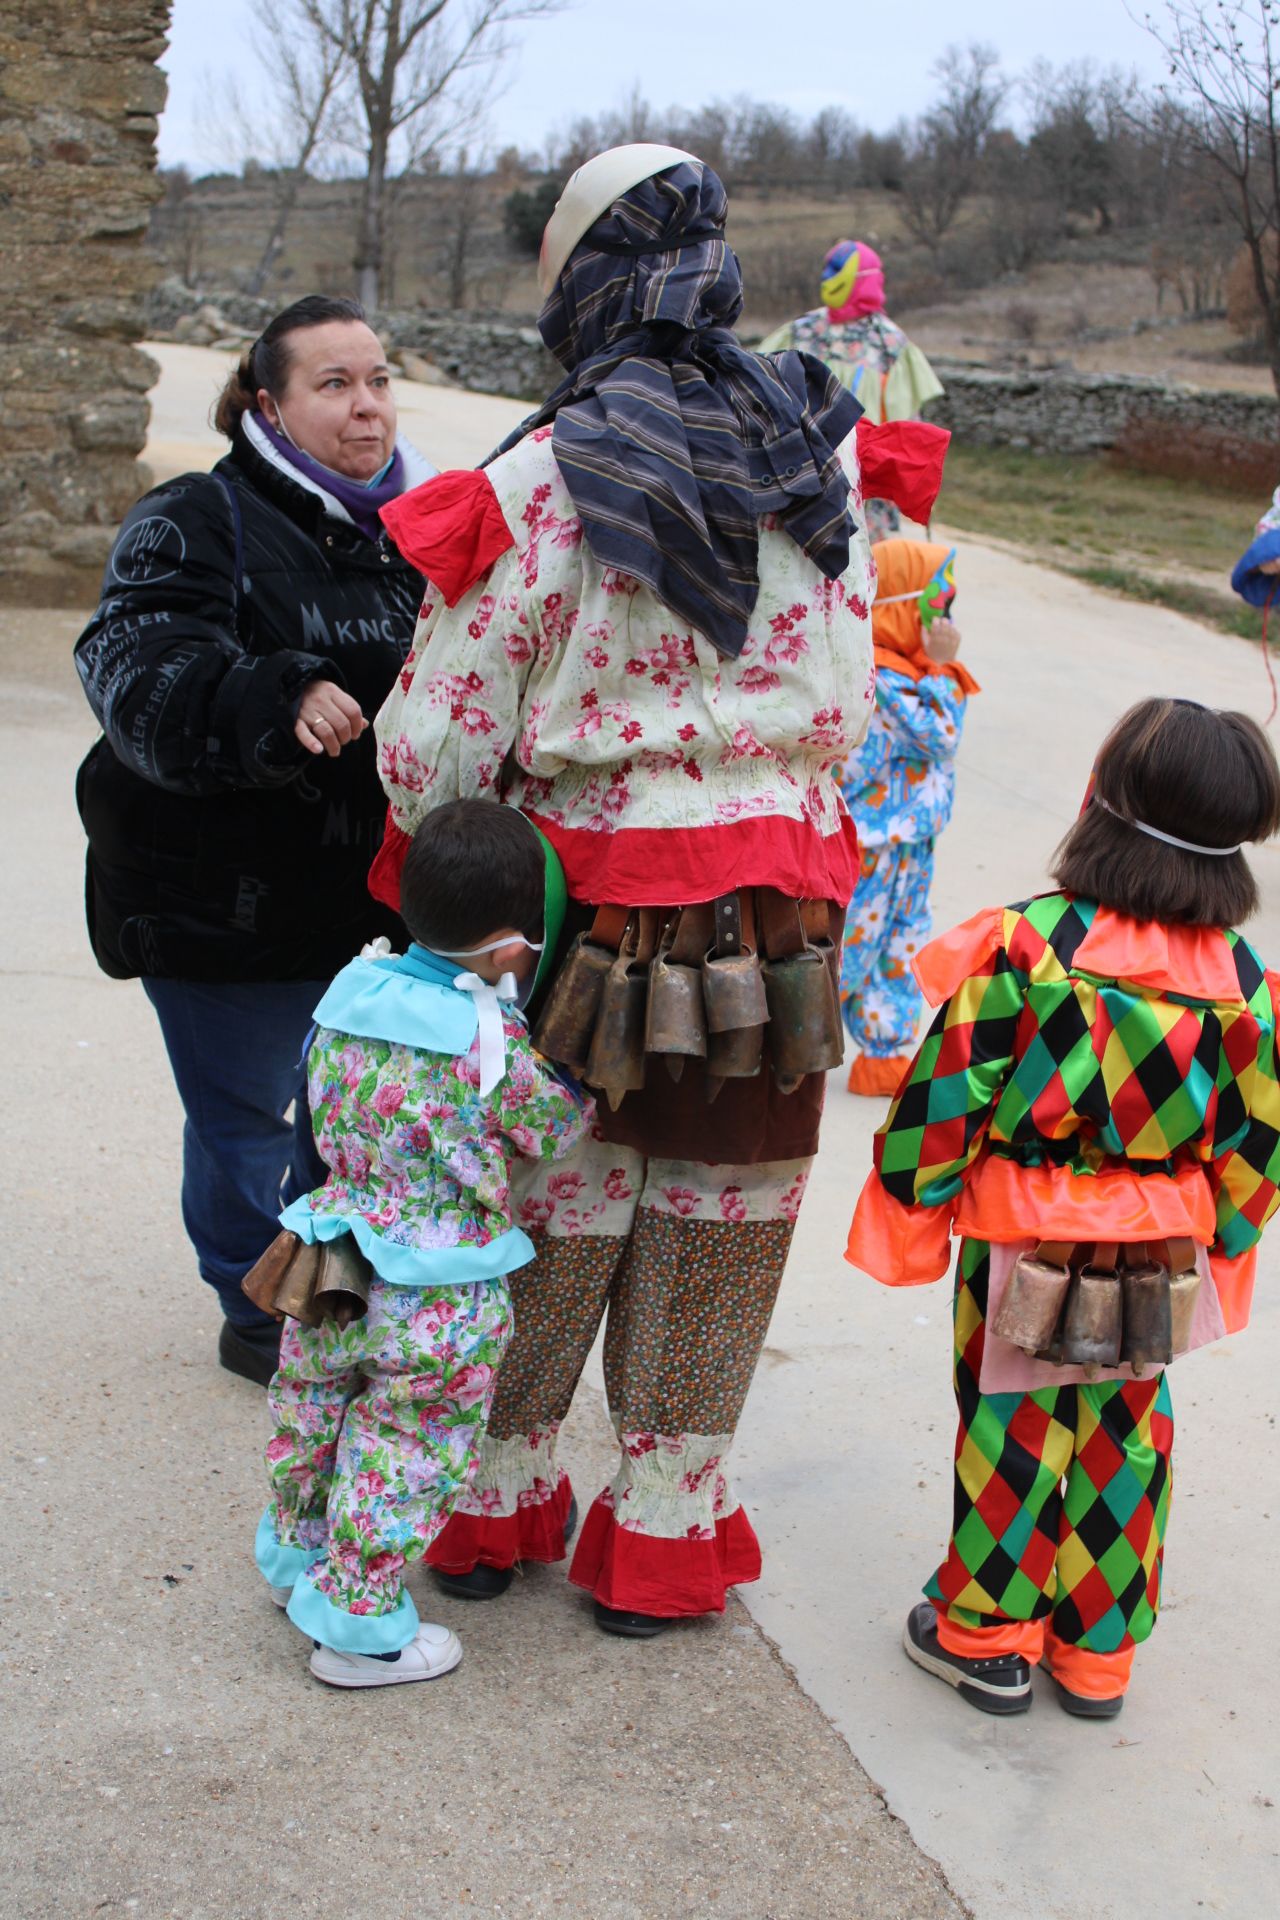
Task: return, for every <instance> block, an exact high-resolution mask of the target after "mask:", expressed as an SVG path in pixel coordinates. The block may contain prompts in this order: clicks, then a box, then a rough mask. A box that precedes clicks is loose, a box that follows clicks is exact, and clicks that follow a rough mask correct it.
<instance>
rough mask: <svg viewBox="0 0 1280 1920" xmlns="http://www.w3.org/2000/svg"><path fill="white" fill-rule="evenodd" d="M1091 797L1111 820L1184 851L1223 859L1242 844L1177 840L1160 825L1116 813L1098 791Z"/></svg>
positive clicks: (1235, 851) (1174, 835) (1238, 849)
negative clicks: (1217, 844) (1209, 844)
mask: <svg viewBox="0 0 1280 1920" xmlns="http://www.w3.org/2000/svg"><path fill="white" fill-rule="evenodd" d="M1093 797H1094V799H1095V800H1096V801H1097V803H1098V805H1099V806H1100V807H1101V808H1102V811H1103V812H1104V813H1109V814H1110V815H1111V818H1112V819H1113V820H1119V821H1122V822H1123V824H1124V825H1125V826H1126V827H1132V828H1134V830H1135V832H1137V833H1145V834H1147V835H1149V837H1150V838H1151V839H1152V840H1163V841H1164V843H1165V845H1166V846H1167V847H1181V849H1182V851H1183V852H1184V853H1211V854H1212V855H1213V857H1214V859H1215V860H1225V859H1226V858H1227V856H1228V855H1229V854H1232V853H1239V852H1240V851H1241V848H1242V846H1243V842H1241V843H1239V844H1238V845H1236V846H1234V847H1202V846H1201V845H1200V843H1199V842H1198V841H1197V840H1179V838H1178V836H1177V834H1176V833H1165V832H1164V830H1163V829H1162V828H1161V827H1149V826H1148V825H1147V823H1146V821H1145V820H1131V819H1130V818H1129V816H1128V814H1127V813H1117V812H1116V809H1115V808H1114V807H1109V806H1108V805H1107V803H1106V801H1105V800H1104V799H1103V798H1102V795H1101V794H1100V793H1095V794H1094V796H1093Z"/></svg>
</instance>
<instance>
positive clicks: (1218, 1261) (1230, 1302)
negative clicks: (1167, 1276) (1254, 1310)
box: [1209, 1241, 1258, 1333]
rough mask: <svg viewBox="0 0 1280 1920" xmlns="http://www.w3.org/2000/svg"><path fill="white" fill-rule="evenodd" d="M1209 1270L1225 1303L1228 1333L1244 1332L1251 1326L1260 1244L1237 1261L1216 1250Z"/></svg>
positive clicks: (1239, 1256) (1210, 1254)
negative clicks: (1250, 1319) (1251, 1309)
mask: <svg viewBox="0 0 1280 1920" xmlns="http://www.w3.org/2000/svg"><path fill="white" fill-rule="evenodd" d="M1209 1271H1210V1273H1211V1274H1212V1275H1213V1284H1214V1286H1215V1287H1216V1288H1217V1289H1218V1299H1219V1300H1220V1302H1221V1303H1222V1320H1223V1325H1224V1326H1225V1327H1226V1329H1227V1332H1228V1333H1242V1332H1243V1331H1244V1329H1245V1328H1246V1327H1247V1326H1248V1324H1249V1309H1250V1307H1251V1306H1252V1305H1253V1283H1254V1280H1255V1278H1256V1277H1257V1272H1258V1245H1257V1242H1256V1241H1255V1242H1254V1244H1253V1245H1252V1246H1251V1247H1247V1248H1246V1249H1245V1251H1244V1252H1243V1253H1238V1254H1237V1255H1236V1256H1235V1258H1234V1260H1231V1259H1228V1258H1227V1255H1226V1254H1225V1253H1219V1252H1217V1251H1216V1249H1215V1248H1213V1247H1210V1249H1209Z"/></svg>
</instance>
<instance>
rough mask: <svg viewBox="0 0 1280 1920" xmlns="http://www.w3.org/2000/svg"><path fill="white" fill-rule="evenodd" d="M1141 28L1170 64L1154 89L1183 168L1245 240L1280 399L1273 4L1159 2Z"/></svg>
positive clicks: (1279, 183)
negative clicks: (1159, 94) (1160, 10)
mask: <svg viewBox="0 0 1280 1920" xmlns="http://www.w3.org/2000/svg"><path fill="white" fill-rule="evenodd" d="M1144 24H1145V25H1146V28H1147V31H1148V32H1149V33H1150V34H1151V35H1152V36H1153V38H1154V39H1155V41H1156V43H1157V44H1158V46H1159V47H1160V48H1161V50H1162V52H1163V53H1164V55H1165V58H1166V59H1167V61H1168V65H1169V77H1168V80H1167V82H1166V84H1165V85H1164V87H1163V88H1162V89H1161V91H1162V94H1163V97H1164V107H1165V110H1166V112H1167V114H1168V115H1169V116H1170V117H1171V121H1172V125H1173V127H1174V129H1175V130H1176V133H1177V135H1178V139H1179V146H1180V148H1181V153H1182V157H1183V163H1184V165H1187V166H1190V167H1191V168H1193V169H1194V170H1195V171H1197V172H1198V173H1200V174H1201V175H1202V177H1203V179H1204V180H1205V181H1206V182H1207V183H1208V184H1209V185H1210V186H1211V189H1212V191H1213V192H1214V194H1215V196H1216V198H1217V200H1218V203H1219V205H1220V206H1221V208H1222V209H1223V211H1224V213H1225V214H1226V216H1227V218H1228V219H1229V220H1230V222H1231V224H1232V225H1233V227H1234V229H1235V231H1236V232H1237V233H1238V235H1239V237H1240V240H1241V241H1242V242H1243V244H1244V248H1245V252H1246V254H1247V256H1248V259H1249V265H1250V271H1251V273H1252V276H1253V284H1254V288H1255V291H1256V294H1257V300H1258V311H1259V316H1260V319H1261V323H1262V335H1263V341H1264V344H1265V347H1266V353H1267V359H1268V362H1269V364H1270V367H1271V377H1272V380H1273V382H1274V384H1275V388H1276V392H1277V394H1280V251H1278V250H1277V245H1276V236H1277V234H1280V123H1278V119H1277V104H1276V95H1277V89H1280V8H1277V6H1276V5H1274V4H1272V0H1213V4H1212V5H1209V4H1203V3H1201V4H1184V3H1183V0H1166V4H1165V7H1164V10H1163V13H1162V14H1160V15H1156V16H1152V15H1150V14H1148V15H1147V16H1146V19H1145V22H1144Z"/></svg>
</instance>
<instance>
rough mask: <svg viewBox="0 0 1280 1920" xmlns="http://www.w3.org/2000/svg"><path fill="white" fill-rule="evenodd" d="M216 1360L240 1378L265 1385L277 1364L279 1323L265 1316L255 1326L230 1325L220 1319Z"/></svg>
mask: <svg viewBox="0 0 1280 1920" xmlns="http://www.w3.org/2000/svg"><path fill="white" fill-rule="evenodd" d="M218 1362H219V1365H220V1366H224V1367H225V1368H226V1370H227V1372H228V1373H238V1374H239V1375H240V1377H241V1379H242V1380H252V1381H253V1383H254V1385H255V1386H257V1387H269V1386H270V1385H271V1381H272V1377H273V1376H274V1374H275V1370H276V1368H277V1367H278V1366H279V1365H280V1323H279V1322H278V1321H276V1320H268V1321H266V1322H265V1324H264V1325H262V1326H258V1327H233V1326H232V1324H231V1322H230V1321H229V1320H224V1321H223V1323H222V1331H221V1333H220V1334H219V1335H218Z"/></svg>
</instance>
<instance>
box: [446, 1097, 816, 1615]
mask: <svg viewBox="0 0 1280 1920" xmlns="http://www.w3.org/2000/svg"><path fill="white" fill-rule="evenodd" d="M712 1124H713V1122H709V1126H710V1125H712ZM810 1165H811V1162H810V1161H809V1160H792V1161H775V1162H771V1163H764V1164H760V1165H756V1166H743V1167H735V1166H723V1165H722V1166H710V1165H703V1164H699V1163H694V1162H689V1161H677V1160H659V1159H655V1158H646V1157H645V1156H643V1155H641V1154H639V1153H637V1152H635V1151H634V1150H633V1149H631V1148H628V1147H619V1146H611V1145H608V1144H606V1143H605V1142H603V1141H600V1140H597V1139H592V1140H589V1141H587V1142H584V1144H583V1146H582V1147H580V1148H579V1149H578V1151H577V1153H576V1154H574V1155H573V1156H572V1157H571V1158H570V1159H569V1160H567V1161H564V1162H561V1163H560V1164H559V1165H558V1166H551V1165H540V1164H534V1165H532V1166H526V1167H522V1168H521V1169H520V1171H519V1174H518V1175H517V1178H518V1179H519V1180H520V1181H521V1182H522V1184H521V1186H520V1189H519V1198H518V1203H517V1207H516V1218H517V1220H518V1221H519V1223H520V1224H521V1225H522V1226H523V1227H524V1228H525V1229H526V1231H528V1232H530V1233H531V1234H532V1236H533V1239H534V1241H535V1244H536V1246H537V1249H538V1252H537V1258H536V1260H535V1261H533V1262H532V1263H531V1264H530V1265H529V1266H527V1267H525V1268H523V1269H521V1271H519V1272H518V1273H514V1274H512V1275H511V1276H510V1284H511V1289H512V1297H513V1300H514V1303H515V1316H516V1334H515V1339H514V1340H513V1342H512V1344H511V1349H510V1351H509V1353H508V1354H507V1357H506V1360H505V1362H504V1364H503V1367H502V1370H501V1373H500V1375H499V1379H498V1387H497V1393H496V1395H495V1397H494V1403H493V1410H492V1413H491V1416H490V1420H489V1428H488V1433H487V1435H486V1438H485V1441H484V1444H483V1447H482V1449H481V1457H480V1466H479V1469H478V1471H477V1474H476V1477H475V1480H474V1481H473V1482H472V1484H471V1486H470V1487H469V1488H468V1490H467V1491H466V1492H465V1493H464V1494H463V1495H462V1496H461V1497H460V1499H459V1501H458V1504H457V1507H456V1509H455V1512H454V1516H453V1518H452V1520H451V1521H450V1522H449V1525H448V1526H447V1527H446V1528H445V1530H444V1532H443V1533H442V1534H441V1535H440V1537H439V1539H438V1540H436V1541H435V1543H434V1544H433V1546H432V1547H431V1548H430V1550H429V1552H428V1555H427V1558H428V1561H429V1562H430V1564H431V1565H432V1566H437V1567H441V1568H444V1569H447V1570H449V1571H452V1572H459V1573H460V1572H466V1571H469V1570H470V1569H471V1568H472V1567H473V1566H475V1565H476V1564H477V1563H478V1562H479V1563H483V1564H484V1565H487V1566H493V1567H508V1566H511V1565H513V1564H514V1563H515V1562H516V1561H517V1560H534V1561H550V1560H559V1559H562V1558H563V1557H564V1553H565V1541H564V1523H565V1518H566V1515H567V1513H568V1509H569V1502H570V1498H571V1489H570V1485H569V1480H568V1476H567V1475H566V1474H565V1473H563V1472H562V1471H561V1470H560V1468H559V1467H558V1466H557V1464H556V1457H555V1455H556V1436H557V1434H558V1432H559V1428H560V1423H561V1421H562V1420H563V1419H564V1417H565V1415H566V1414H567V1412H568V1410H569V1404H570V1402H571V1400H572V1398H573V1393H574V1388H575V1387H576V1386H577V1383H578V1379H579V1376H580V1374H581V1372H582V1369H583V1366H584V1365H585V1363H586V1359H587V1356H588V1354H589V1353H590V1351H591V1347H592V1344H593V1342H594V1340H595V1337H596V1333H597V1331H598V1329H599V1327H600V1323H601V1320H602V1319H604V1320H605V1322H606V1325H605V1341H604V1371H605V1386H606V1392H607V1395H608V1402H609V1411H610V1416H611V1418H612V1421H613V1426H614V1429H615V1432H616V1433H617V1437H618V1447H619V1460H618V1467H617V1472H616V1474H615V1476H614V1478H613V1481H612V1482H611V1484H610V1485H609V1486H608V1487H606V1488H605V1489H604V1490H603V1492H602V1493H600V1495H599V1496H598V1498H597V1499H596V1500H595V1501H594V1503H593V1505H592V1506H591V1509H590V1511H589V1512H588V1513H587V1515H586V1518H585V1521H584V1523H583V1527H582V1533H581V1536H580V1538H579V1542H578V1546H577V1550H576V1552H575V1555H574V1559H573V1564H572V1567H571V1568H570V1578H571V1579H572V1580H573V1581H574V1582H575V1583H576V1584H577V1585H578V1586H581V1587H584V1588H586V1589H587V1590H588V1591H590V1592H591V1593H593V1594H594V1595H595V1597H596V1598H597V1599H598V1600H600V1601H602V1602H603V1603H604V1604H605V1605H606V1606H610V1607H619V1608H625V1609H629V1610H634V1611H637V1612H642V1613H650V1614H658V1615H663V1616H675V1615H680V1614H698V1613H706V1612H720V1611H722V1610H723V1608H724V1600H725V1590H726V1588H727V1587H730V1586H733V1585H735V1584H737V1583H739V1582H742V1581H748V1580H754V1579H756V1578H757V1577H758V1575H759V1571H760V1549H759V1545H758V1543H757V1541H756V1536H755V1532H754V1530H753V1528H752V1526H751V1523H750V1521H749V1520H748V1519H747V1516H746V1514H745V1513H744V1512H743V1510H742V1508H741V1506H740V1505H739V1503H738V1500H737V1498H736V1496H735V1494H734V1493H733V1491H732V1488H731V1486H730V1482H729V1478H728V1473H727V1470H726V1459H727V1455H728V1452H729V1448H730V1445H731V1442H732V1440H733V1435H734V1430H735V1429H736V1427H737V1424H738V1420H739V1418H740V1416H741V1413H742V1407H743V1402H744V1401H745V1399H746V1395H747V1389H748V1387H749V1386H750V1384H751V1379H752V1375H753V1374H754V1372H755V1368H756V1362H757V1360H758V1359H759V1356H760V1350H761V1348H762V1346H763V1345H764V1339H765V1334H766V1332H767V1329H768V1325H769V1319H770V1315H771V1314H772V1312H773V1305H774V1301H775V1299H776V1297H777V1292H778V1287H779V1284H780V1283H781V1280H782V1273H783V1268H784V1267H785V1265H786V1259H787V1253H788V1250H789V1248H790V1244H791V1236H792V1233H793V1231H794V1227H795V1220H796V1215H797V1213H798V1211H799V1207H800V1201H801V1197H802V1195H803V1193H804V1188H805V1183H806V1181H807V1179H808V1173H809V1167H810Z"/></svg>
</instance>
